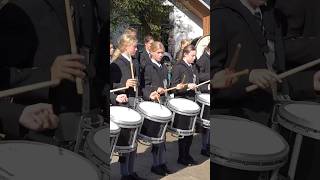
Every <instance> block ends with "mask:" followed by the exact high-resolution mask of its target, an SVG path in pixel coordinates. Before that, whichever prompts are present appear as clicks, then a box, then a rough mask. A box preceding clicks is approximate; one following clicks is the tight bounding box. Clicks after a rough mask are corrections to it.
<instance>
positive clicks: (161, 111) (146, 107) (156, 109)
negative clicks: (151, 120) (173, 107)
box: [138, 101, 172, 119]
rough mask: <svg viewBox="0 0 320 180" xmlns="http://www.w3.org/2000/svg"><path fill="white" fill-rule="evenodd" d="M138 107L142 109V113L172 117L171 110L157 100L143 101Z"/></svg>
mask: <svg viewBox="0 0 320 180" xmlns="http://www.w3.org/2000/svg"><path fill="white" fill-rule="evenodd" d="M138 109H139V110H140V111H142V113H144V114H145V115H147V116H150V117H158V118H161V119H170V118H171V116H172V113H171V111H170V110H169V109H168V108H167V107H165V106H163V105H160V104H158V103H155V102H150V101H144V102H141V103H140V104H139V105H138Z"/></svg>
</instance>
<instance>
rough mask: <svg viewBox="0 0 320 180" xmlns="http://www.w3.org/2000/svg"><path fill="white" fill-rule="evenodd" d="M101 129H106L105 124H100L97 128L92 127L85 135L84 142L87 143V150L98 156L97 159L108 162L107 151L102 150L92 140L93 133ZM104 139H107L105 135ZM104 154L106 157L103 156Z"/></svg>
mask: <svg viewBox="0 0 320 180" xmlns="http://www.w3.org/2000/svg"><path fill="white" fill-rule="evenodd" d="M102 129H108V127H107V126H101V127H99V128H96V129H93V130H92V131H90V133H89V134H88V136H87V141H86V143H87V145H88V148H89V150H90V151H91V152H92V153H93V154H94V155H95V156H97V157H98V158H99V160H101V161H103V162H105V163H108V162H107V159H108V158H107V157H108V153H107V152H104V151H103V150H102V149H101V148H100V147H99V146H98V145H97V144H96V143H95V142H94V140H93V137H94V135H95V134H96V133H97V132H98V131H100V130H102ZM106 140H108V137H106ZM107 146H108V145H107ZM104 156H106V157H104Z"/></svg>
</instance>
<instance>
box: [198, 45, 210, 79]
mask: <svg viewBox="0 0 320 180" xmlns="http://www.w3.org/2000/svg"><path fill="white" fill-rule="evenodd" d="M196 66H197V68H198V72H199V82H200V83H201V82H204V81H207V80H209V79H210V55H209V54H208V53H207V52H206V51H204V52H203V54H202V56H201V57H200V58H199V59H197V61H196Z"/></svg>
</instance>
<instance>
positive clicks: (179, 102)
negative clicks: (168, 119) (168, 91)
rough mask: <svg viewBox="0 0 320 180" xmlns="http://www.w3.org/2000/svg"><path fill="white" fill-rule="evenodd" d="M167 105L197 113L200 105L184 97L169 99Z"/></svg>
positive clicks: (186, 111) (185, 111) (180, 110)
mask: <svg viewBox="0 0 320 180" xmlns="http://www.w3.org/2000/svg"><path fill="white" fill-rule="evenodd" d="M168 105H169V107H171V108H173V110H176V111H179V112H184V113H198V112H199V111H200V106H199V105H198V104H197V103H195V102H193V101H191V100H189V99H184V98H174V99H170V100H169V101H168Z"/></svg>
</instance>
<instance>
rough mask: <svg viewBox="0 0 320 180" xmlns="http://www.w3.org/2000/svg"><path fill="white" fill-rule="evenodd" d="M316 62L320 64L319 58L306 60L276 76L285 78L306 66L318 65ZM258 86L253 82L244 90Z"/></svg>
mask: <svg viewBox="0 0 320 180" xmlns="http://www.w3.org/2000/svg"><path fill="white" fill-rule="evenodd" d="M318 64H320V59H317V60H314V61H311V62H308V63H306V64H303V65H301V66H298V67H296V68H293V69H291V70H289V71H286V72H283V73H281V74H279V75H278V76H279V78H280V79H284V78H286V77H288V76H291V75H293V74H295V73H298V72H301V71H303V70H306V69H308V68H311V67H313V66H315V65H318ZM258 88H259V86H258V85H256V84H254V85H251V86H248V87H247V88H246V91H247V92H251V91H254V90H256V89H258Z"/></svg>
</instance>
